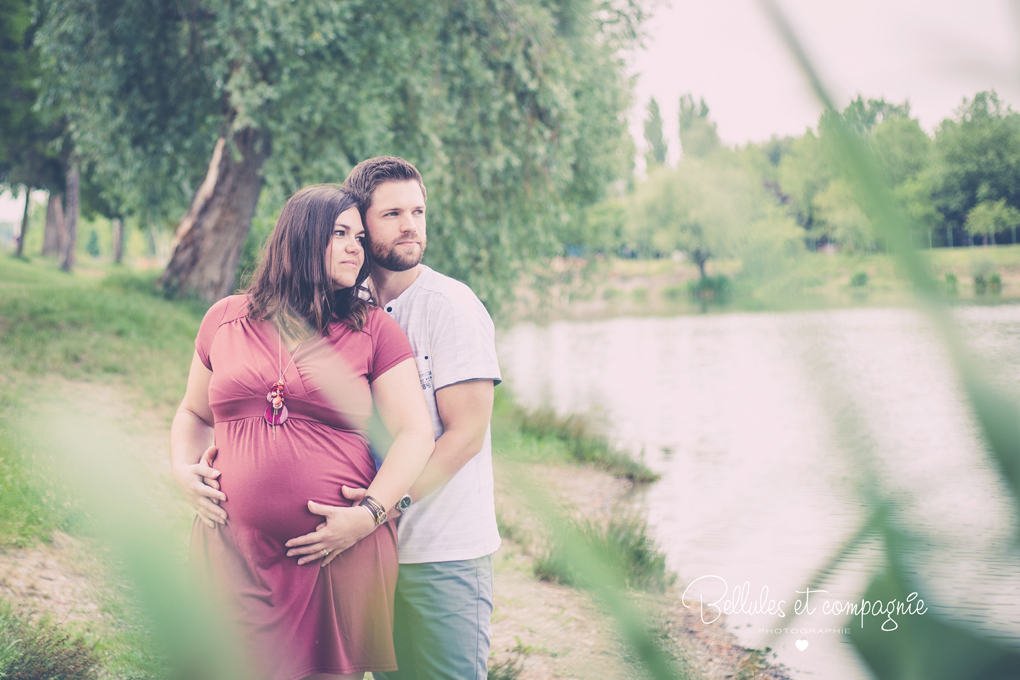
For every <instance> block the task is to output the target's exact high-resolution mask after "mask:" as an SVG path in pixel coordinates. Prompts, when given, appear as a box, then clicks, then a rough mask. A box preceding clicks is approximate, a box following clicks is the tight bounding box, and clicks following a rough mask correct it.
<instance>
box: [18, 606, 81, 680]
mask: <svg viewBox="0 0 1020 680" xmlns="http://www.w3.org/2000/svg"><path fill="white" fill-rule="evenodd" d="M98 677H99V656H98V654H97V653H96V650H95V647H94V645H92V644H90V643H88V642H87V641H86V640H85V639H84V638H82V637H81V636H78V635H73V634H71V633H68V632H66V631H64V630H62V629H61V628H60V626H58V625H57V624H56V623H55V622H53V621H52V620H50V619H32V618H30V617H29V616H27V615H26V614H22V613H19V612H16V611H14V610H13V609H12V608H11V606H10V605H9V604H7V603H6V602H3V601H0V678H5V679H6V680H51V679H52V680H57V679H59V680H94V679H95V678H98Z"/></svg>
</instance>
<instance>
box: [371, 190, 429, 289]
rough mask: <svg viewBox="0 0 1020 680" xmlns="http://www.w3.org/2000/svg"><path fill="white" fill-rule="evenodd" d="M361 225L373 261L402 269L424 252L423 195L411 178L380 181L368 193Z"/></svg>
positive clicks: (409, 266)
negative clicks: (399, 180) (366, 208)
mask: <svg viewBox="0 0 1020 680" xmlns="http://www.w3.org/2000/svg"><path fill="white" fill-rule="evenodd" d="M365 222H366V224H365V226H366V227H367V228H368V235H369V242H370V243H371V247H372V257H373V258H374V259H375V264H376V265H377V266H379V267H382V268H383V269H389V270H390V271H394V272H402V271H406V270H408V269H411V268H412V267H416V266H417V265H418V264H419V263H421V258H422V256H423V255H424V254H425V196H423V195H422V192H421V187H420V186H419V185H418V182H416V181H415V180H407V181H402V182H384V183H382V184H380V185H379V186H378V187H376V189H375V193H373V194H372V205H371V207H370V208H369V209H368V210H367V211H366V212H365Z"/></svg>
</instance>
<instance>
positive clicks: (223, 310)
mask: <svg viewBox="0 0 1020 680" xmlns="http://www.w3.org/2000/svg"><path fill="white" fill-rule="evenodd" d="M229 304H230V298H223V299H222V300H220V301H219V302H217V303H216V304H214V305H213V306H212V307H210V308H209V311H208V312H206V313H205V317H204V318H203V319H202V325H201V326H199V327H198V337H196V338H195V351H196V352H198V358H199V359H200V360H201V361H202V365H203V366H205V367H206V368H208V369H209V370H210V371H211V370H212V360H211V359H210V358H209V353H210V352H211V351H212V343H213V338H214V337H215V336H216V330H217V329H218V328H219V327H220V324H222V323H223V319H224V317H226V315H227V307H228V306H229Z"/></svg>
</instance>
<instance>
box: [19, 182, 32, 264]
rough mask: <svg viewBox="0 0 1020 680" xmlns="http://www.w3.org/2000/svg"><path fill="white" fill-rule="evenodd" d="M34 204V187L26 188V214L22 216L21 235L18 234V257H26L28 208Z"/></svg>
mask: <svg viewBox="0 0 1020 680" xmlns="http://www.w3.org/2000/svg"><path fill="white" fill-rule="evenodd" d="M31 203H32V187H25V212H24V213H23V214H22V215H21V233H20V234H18V257H25V235H26V234H28V207H29V206H30V205H31Z"/></svg>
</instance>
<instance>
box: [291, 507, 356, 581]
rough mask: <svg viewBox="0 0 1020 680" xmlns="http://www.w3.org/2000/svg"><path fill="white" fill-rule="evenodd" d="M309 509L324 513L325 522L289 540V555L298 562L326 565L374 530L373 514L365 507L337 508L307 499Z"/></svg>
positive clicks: (315, 512) (317, 513) (320, 513)
mask: <svg viewBox="0 0 1020 680" xmlns="http://www.w3.org/2000/svg"><path fill="white" fill-rule="evenodd" d="M308 510H309V511H311V512H313V513H314V514H316V515H322V516H323V517H325V518H326V521H325V522H323V523H322V524H320V525H319V526H317V527H316V528H315V531H313V532H312V533H310V534H305V535H304V536H299V537H297V538H292V539H290V540H289V541H287V543H286V546H287V548H288V550H287V557H297V558H298V564H307V563H309V562H312V561H314V560H320V559H321V560H322V564H321V565H320V566H323V567H325V566H326V565H327V564H329V563H330V562H331V561H332V560H333V558H334V557H336V556H337V555H338V554H340V553H342V552H343V551H344V550H347V549H348V548H350V547H351V546H352V545H354V544H355V543H357V542H358V541H360V540H361V539H363V538H364V537H365V536H368V535H369V534H370V533H372V532H373V531H374V530H375V521H374V520H373V518H372V515H371V513H369V512H367V511H366V510H365V508H362V507H357V506H355V507H351V508H348V507H336V506H333V505H323V504H321V503H316V502H315V501H308Z"/></svg>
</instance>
